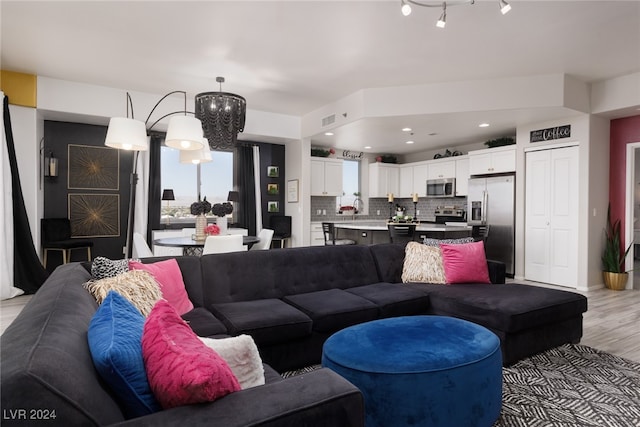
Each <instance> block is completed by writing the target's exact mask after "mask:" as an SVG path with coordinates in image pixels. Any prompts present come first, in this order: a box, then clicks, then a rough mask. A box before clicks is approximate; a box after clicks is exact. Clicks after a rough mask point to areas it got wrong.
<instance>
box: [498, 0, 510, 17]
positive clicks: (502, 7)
mask: <svg viewBox="0 0 640 427" xmlns="http://www.w3.org/2000/svg"><path fill="white" fill-rule="evenodd" d="M499 3H500V12H502V14H503V15H506V14H507V13H508V12H509V11H510V10H511V5H510V4H509V3H507V2H506V0H500V2H499Z"/></svg>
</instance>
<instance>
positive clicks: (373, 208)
mask: <svg viewBox="0 0 640 427" xmlns="http://www.w3.org/2000/svg"><path fill="white" fill-rule="evenodd" d="M364 203H365V206H364V210H365V211H366V210H367V204H368V208H369V209H368V212H369V214H368V215H364V214H358V215H356V216H355V218H356V219H358V220H361V219H367V220H376V219H379V220H384V219H387V218H389V202H388V201H387V198H386V197H376V198H371V199H367V200H365V202H364ZM396 204H398V205H400V206H402V207H404V208H405V209H406V213H407V215H411V216H413V211H414V208H413V201H412V200H411V198H410V197H408V198H396V199H395V200H394V201H393V210H394V211H395V205H396ZM438 206H456V207H461V208H463V209H465V210H466V209H467V198H466V197H448V198H426V197H422V198H420V200H419V201H418V205H417V210H418V211H420V213H419V214H418V220H420V221H435V216H434V211H435V209H436V208H437V207H438ZM318 212H320V213H319V214H318ZM378 212H379V213H380V214H379V215H378ZM323 213H326V214H323ZM351 218H352V215H343V214H338V213H337V210H336V198H335V197H324V196H313V197H311V221H327V220H329V221H344V220H345V219H348V220H350V219H351Z"/></svg>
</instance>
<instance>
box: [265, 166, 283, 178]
mask: <svg viewBox="0 0 640 427" xmlns="http://www.w3.org/2000/svg"><path fill="white" fill-rule="evenodd" d="M267 176H268V177H269V178H278V177H279V176H280V170H279V169H278V167H277V166H267Z"/></svg>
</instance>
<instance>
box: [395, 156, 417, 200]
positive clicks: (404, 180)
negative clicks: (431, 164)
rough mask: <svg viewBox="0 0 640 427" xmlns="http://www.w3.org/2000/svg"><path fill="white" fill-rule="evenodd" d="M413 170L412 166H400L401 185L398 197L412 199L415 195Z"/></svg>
mask: <svg viewBox="0 0 640 427" xmlns="http://www.w3.org/2000/svg"><path fill="white" fill-rule="evenodd" d="M413 170H414V167H413V166H412V165H411V164H406V165H402V166H400V185H399V187H400V188H399V189H398V197H411V196H412V195H413V193H415V188H414V185H413Z"/></svg>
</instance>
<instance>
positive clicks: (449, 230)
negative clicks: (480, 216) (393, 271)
mask: <svg viewBox="0 0 640 427" xmlns="http://www.w3.org/2000/svg"><path fill="white" fill-rule="evenodd" d="M334 224H335V227H336V237H337V238H341V239H351V240H354V241H355V242H356V243H357V244H359V245H371V244H378V243H389V231H388V230H387V221H367V220H363V221H351V222H340V221H335V222H334ZM471 229H472V227H471V226H468V225H467V224H466V223H460V225H457V224H456V225H449V224H447V225H445V224H435V223H425V222H422V223H418V224H417V226H416V235H415V240H416V241H422V239H424V238H425V237H429V238H434V239H456V238H460V237H469V236H471Z"/></svg>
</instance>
